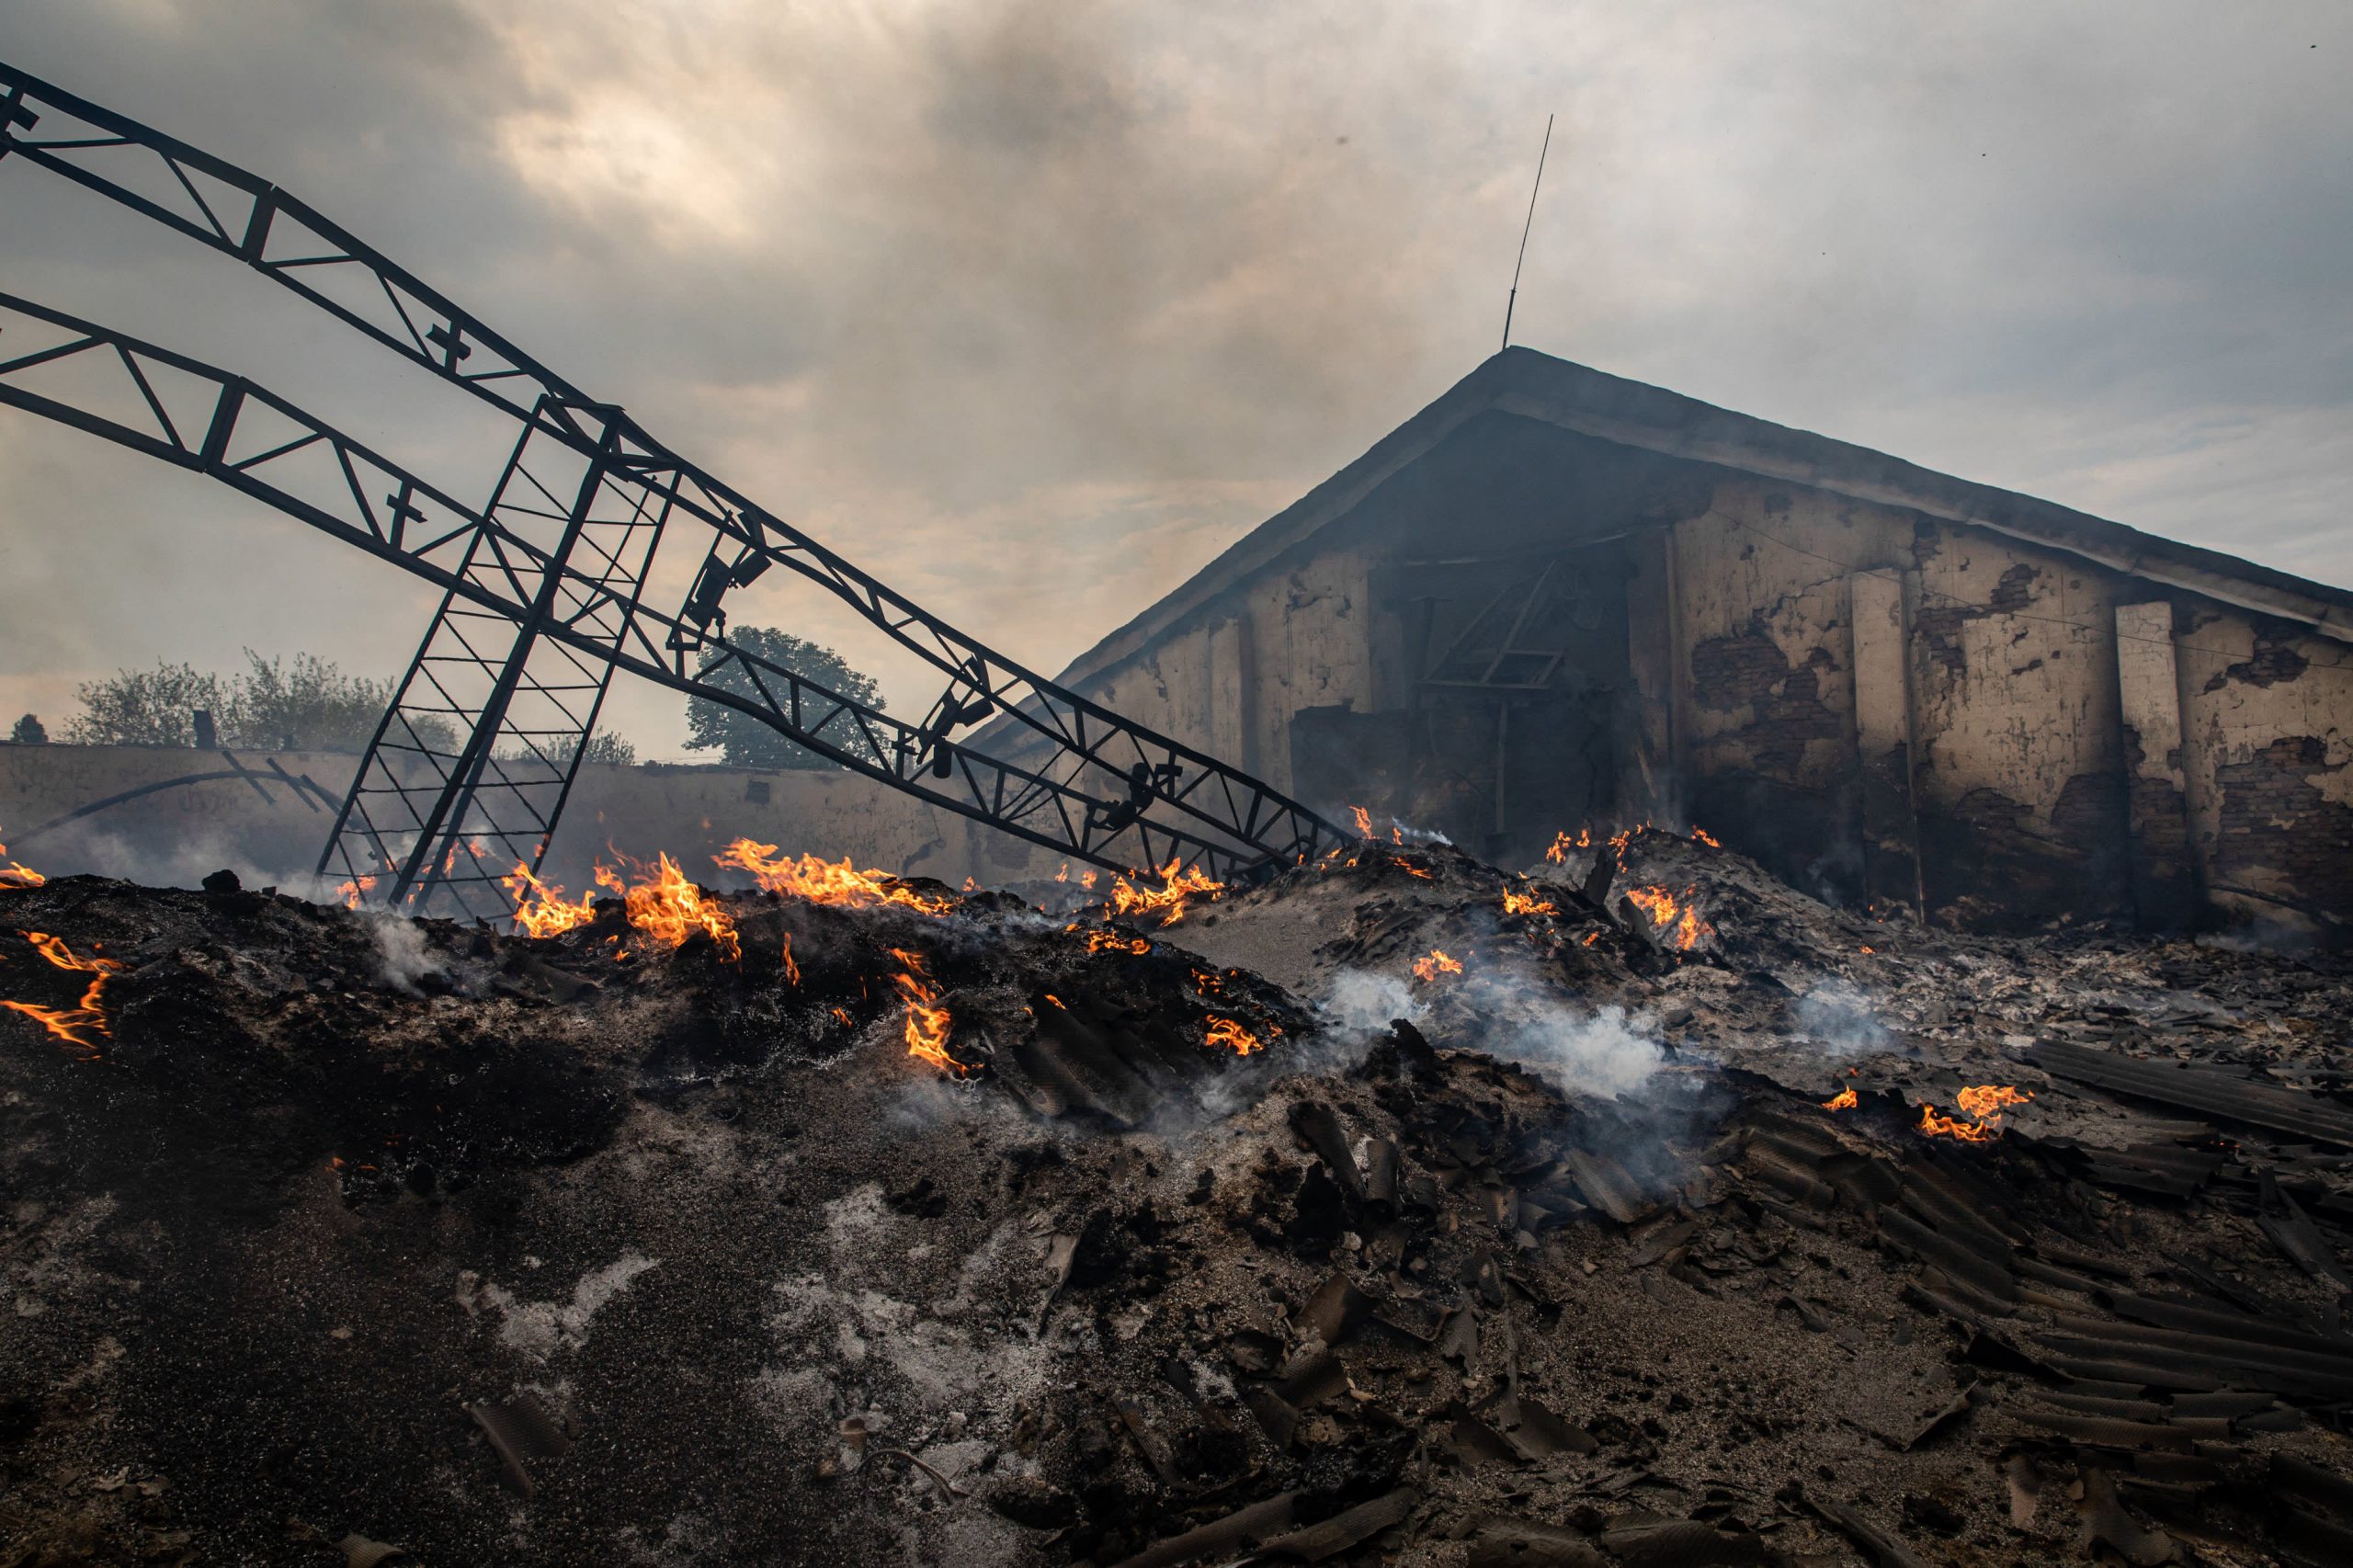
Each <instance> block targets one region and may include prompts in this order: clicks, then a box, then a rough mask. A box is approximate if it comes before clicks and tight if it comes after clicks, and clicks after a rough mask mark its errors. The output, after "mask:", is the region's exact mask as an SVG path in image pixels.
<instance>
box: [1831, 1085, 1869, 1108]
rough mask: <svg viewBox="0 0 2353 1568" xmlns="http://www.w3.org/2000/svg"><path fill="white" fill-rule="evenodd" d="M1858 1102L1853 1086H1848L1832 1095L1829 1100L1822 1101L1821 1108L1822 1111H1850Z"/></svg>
mask: <svg viewBox="0 0 2353 1568" xmlns="http://www.w3.org/2000/svg"><path fill="white" fill-rule="evenodd" d="M1859 1103H1860V1102H1859V1101H1858V1100H1857V1099H1856V1098H1855V1085H1852V1084H1849V1085H1847V1086H1846V1087H1845V1088H1843V1089H1841V1090H1839V1091H1838V1092H1837V1093H1836V1095H1833V1096H1831V1097H1830V1098H1828V1099H1826V1100H1824V1101H1823V1102H1822V1108H1823V1109H1824V1110H1852V1109H1854V1108H1855V1107H1856V1106H1857V1105H1858V1104H1859Z"/></svg>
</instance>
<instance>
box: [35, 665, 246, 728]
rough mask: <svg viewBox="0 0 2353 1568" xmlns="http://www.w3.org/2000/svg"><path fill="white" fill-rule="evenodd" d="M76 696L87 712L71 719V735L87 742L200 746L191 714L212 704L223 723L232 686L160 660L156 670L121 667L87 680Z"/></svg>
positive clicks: (214, 717)
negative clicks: (98, 677)
mask: <svg viewBox="0 0 2353 1568" xmlns="http://www.w3.org/2000/svg"><path fill="white" fill-rule="evenodd" d="M75 695H76V696H78V697H79V698H80V699H82V711H81V713H80V714H79V715H77V716H76V717H74V719H72V720H70V721H69V722H67V723H66V726H65V738H66V739H67V740H69V741H72V742H74V743H75V744H79V745H85V746H190V745H194V744H196V725H195V723H194V722H193V721H192V720H191V719H190V718H189V715H190V714H192V713H193V712H195V711H196V710H198V709H199V708H202V709H206V710H210V712H211V714H212V716H213V719H214V721H215V722H219V720H220V719H221V718H222V715H223V714H224V713H225V712H226V711H227V709H228V702H227V698H228V688H227V686H226V684H225V683H223V682H222V679H221V677H220V676H216V675H199V674H198V673H197V671H196V668H195V666H193V665H167V664H165V663H164V662H163V661H162V660H160V659H158V660H157V661H156V662H155V667H154V668H153V669H152V670H117V671H116V672H115V673H114V674H113V675H111V676H108V677H107V678H106V679H105V680H94V681H85V682H84V683H83V684H82V686H81V687H80V688H79V689H78V690H77V691H76V692H75Z"/></svg>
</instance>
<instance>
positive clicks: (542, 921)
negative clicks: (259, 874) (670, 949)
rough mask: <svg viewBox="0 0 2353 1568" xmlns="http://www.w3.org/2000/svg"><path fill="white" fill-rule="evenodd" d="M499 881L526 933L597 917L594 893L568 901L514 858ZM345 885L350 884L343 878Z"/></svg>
mask: <svg viewBox="0 0 2353 1568" xmlns="http://www.w3.org/2000/svg"><path fill="white" fill-rule="evenodd" d="M598 869H599V870H601V869H603V868H602V867H599V868H598ZM375 880H376V879H375V878H373V877H362V878H361V879H360V882H361V885H362V886H363V887H364V886H365V885H367V884H368V883H370V882H373V881H375ZM498 885H499V886H500V887H503V888H505V889H506V896H507V897H509V898H511V899H513V900H514V901H515V924H516V925H517V926H519V927H520V928H521V929H522V932H523V935H525V936H526V937H535V938H536V937H554V936H558V935H561V934H562V933H563V932H565V931H569V930H571V929H572V928H573V927H574V926H585V925H586V924H588V922H590V921H591V920H594V919H596V918H597V895H596V894H595V893H593V892H584V893H582V894H581V895H580V902H579V903H565V902H564V897H563V889H562V888H560V887H550V886H548V884H547V883H545V882H543V881H540V879H539V878H537V877H535V876H533V875H532V874H531V868H530V867H529V866H528V865H526V864H524V863H523V862H522V861H520V860H517V861H516V862H515V869H513V870H512V871H509V872H508V873H507V874H506V875H505V876H503V877H501V878H499V879H498ZM344 886H345V887H347V888H348V887H350V886H351V884H350V883H349V882H346V883H344ZM352 907H353V908H355V909H356V908H358V901H357V900H356V899H355V900H354V901H352ZM613 940H614V941H615V942H619V941H620V937H614V938H613Z"/></svg>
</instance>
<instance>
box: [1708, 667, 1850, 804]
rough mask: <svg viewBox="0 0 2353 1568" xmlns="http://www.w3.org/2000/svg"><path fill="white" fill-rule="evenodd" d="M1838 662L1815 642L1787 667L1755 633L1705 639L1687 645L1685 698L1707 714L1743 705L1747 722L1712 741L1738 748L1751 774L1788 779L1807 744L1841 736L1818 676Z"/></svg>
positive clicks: (1795, 771) (1792, 776)
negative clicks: (1688, 665)
mask: <svg viewBox="0 0 2353 1568" xmlns="http://www.w3.org/2000/svg"><path fill="white" fill-rule="evenodd" d="M1837 667H1838V665H1837V661H1836V659H1835V658H1833V657H1832V656H1831V654H1830V653H1829V651H1828V650H1827V649H1824V648H1822V647H1820V646H1816V647H1814V648H1813V649H1811V650H1809V651H1808V652H1807V653H1806V655H1805V657H1804V659H1802V661H1799V662H1797V663H1794V664H1793V663H1791V662H1790V660H1789V659H1788V658H1787V657H1786V656H1785V655H1784V654H1783V653H1782V652H1781V649H1780V645H1779V643H1777V642H1774V641H1773V640H1772V639H1771V638H1770V637H1768V636H1766V635H1765V633H1764V632H1763V631H1761V630H1751V631H1745V632H1743V633H1741V634H1740V635H1739V636H1736V637H1711V638H1709V639H1707V640H1706V641H1704V642H1700V643H1699V644H1698V645H1697V646H1695V647H1694V648H1693V649H1692V650H1691V699H1692V701H1693V702H1695V703H1696V704H1698V705H1699V707H1701V708H1704V709H1707V710H1710V711H1711V712H1716V713H1725V714H1736V713H1739V712H1741V711H1742V710H1746V711H1747V712H1748V714H1749V715H1750V717H1749V719H1748V721H1747V722H1745V723H1743V724H1741V725H1740V726H1738V727H1737V728H1735V729H1733V730H1730V731H1725V732H1722V733H1719V734H1718V735H1717V736H1716V737H1715V742H1716V744H1718V745H1719V746H1726V745H1727V744H1728V745H1729V746H1730V747H1736V748H1737V749H1738V750H1740V751H1742V752H1745V754H1746V755H1747V756H1749V757H1750V758H1751V759H1752V760H1753V762H1754V764H1755V770H1756V772H1758V773H1761V774H1763V775H1765V776H1766V777H1768V778H1781V779H1784V780H1786V781H1789V782H1791V783H1795V782H1797V781H1798V775H1799V765H1800V764H1801V763H1802V762H1803V761H1804V759H1805V748H1806V743H1807V742H1809V741H1819V740H1831V741H1835V740H1837V739H1839V738H1841V736H1842V735H1843V734H1844V733H1845V726H1844V723H1843V722H1841V720H1840V718H1839V716H1838V714H1837V713H1836V711H1834V710H1832V709H1831V707H1830V706H1829V704H1828V703H1826V702H1824V700H1823V692H1822V682H1823V680H1824V676H1827V675H1829V674H1830V673H1832V672H1834V671H1836V669H1837Z"/></svg>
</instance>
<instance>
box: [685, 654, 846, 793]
mask: <svg viewBox="0 0 2353 1568" xmlns="http://www.w3.org/2000/svg"><path fill="white" fill-rule="evenodd" d="M728 641H729V642H732V643H733V644H734V645H735V646H736V647H738V648H741V649H743V650H744V651H745V653H750V654H751V655H753V656H754V657H755V658H759V659H764V660H766V661H767V662H768V663H769V664H772V665H782V666H783V667H784V668H786V669H788V670H790V671H791V672H792V673H793V674H795V675H797V676H801V677H802V678H804V679H807V680H813V681H815V682H816V683H817V684H818V685H819V686H822V687H827V688H828V689H830V690H833V691H836V692H839V693H840V694H841V695H842V696H844V697H847V698H850V699H854V700H856V701H858V702H862V703H864V704H865V705H866V706H867V707H869V708H872V709H875V710H878V711H879V710H881V707H882V691H881V687H878V686H876V685H875V684H874V679H873V677H872V676H868V675H864V674H861V673H860V672H858V671H857V670H854V669H852V668H850V666H849V665H848V663H847V661H845V660H844V659H843V658H842V656H841V655H840V654H839V653H835V652H834V651H833V650H832V649H831V648H824V647H820V646H819V645H818V644H816V643H814V642H809V641H807V640H806V639H804V638H800V637H795V636H794V635H792V633H790V631H777V630H775V629H774V628H772V627H766V626H744V627H737V628H735V629H734V630H733V631H731V632H730V634H729V636H728ZM717 662H718V655H717V654H716V653H710V652H706V653H704V654H703V657H702V663H701V665H700V666H699V668H698V670H697V672H696V673H697V674H699V675H700V676H702V678H703V679H704V680H706V681H708V682H709V683H710V684H711V685H712V686H716V687H722V689H724V690H728V691H734V692H741V693H742V694H743V695H745V697H754V696H756V693H757V690H758V688H757V687H755V686H754V685H753V684H752V678H751V676H748V675H746V674H745V670H744V666H743V665H740V664H735V663H732V662H731V663H730V664H728V665H727V666H726V667H725V668H723V669H720V670H717V671H715V672H713V671H712V669H711V666H712V665H715V664H716V663H717ZM782 695H783V694H782V693H781V692H779V693H778V696H779V698H781V697H782ZM687 728H688V732H689V733H688V740H687V747H688V750H690V751H716V752H718V753H719V754H720V755H721V756H724V757H725V758H726V759H727V761H728V762H729V763H730V764H731V765H733V766H734V767H839V766H840V764H838V763H836V762H835V761H834V760H832V759H831V758H830V757H824V756H819V755H818V754H817V753H815V752H813V751H811V750H810V749H809V748H808V747H807V746H804V745H802V744H800V743H799V742H798V741H789V740H787V739H785V738H784V736H783V735H781V734H779V733H777V732H776V731H775V730H772V729H770V728H769V727H768V726H767V725H766V724H764V723H762V722H760V721H759V720H757V719H755V718H754V717H752V716H751V715H750V714H748V713H742V712H738V711H737V710H734V709H733V708H730V707H727V706H726V705H725V704H723V703H719V702H712V701H710V700H709V699H706V698H699V697H696V698H689V699H688V700H687ZM836 734H838V735H839V738H840V740H841V742H842V744H845V745H855V744H858V732H857V731H855V730H851V729H847V728H846V727H844V726H842V725H840V724H838V723H837V724H836V725H835V727H834V728H833V729H831V730H828V731H827V732H826V738H827V739H828V740H831V739H833V738H835V735H836Z"/></svg>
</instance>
